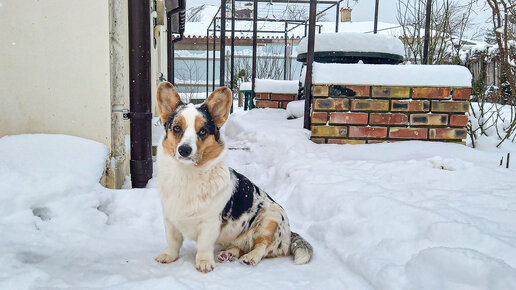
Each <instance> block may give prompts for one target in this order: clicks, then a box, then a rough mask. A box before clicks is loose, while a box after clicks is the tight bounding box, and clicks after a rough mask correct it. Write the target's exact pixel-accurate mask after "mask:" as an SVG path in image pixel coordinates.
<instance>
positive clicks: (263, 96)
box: [255, 93, 269, 100]
mask: <svg viewBox="0 0 516 290" xmlns="http://www.w3.org/2000/svg"><path fill="white" fill-rule="evenodd" d="M255 99H256V100H268V99H269V94H267V93H260V94H256V97H255Z"/></svg>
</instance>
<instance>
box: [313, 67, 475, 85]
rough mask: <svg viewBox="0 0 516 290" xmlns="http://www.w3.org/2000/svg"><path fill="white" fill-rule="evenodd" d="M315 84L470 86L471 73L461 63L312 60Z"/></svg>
mask: <svg viewBox="0 0 516 290" xmlns="http://www.w3.org/2000/svg"><path fill="white" fill-rule="evenodd" d="M312 77H313V79H312V83H313V84H319V85H326V84H328V85H329V84H346V85H377V86H414V87H471V79H472V77H471V72H470V71H469V70H468V69H467V68H466V67H464V66H459V65H387V64H385V65H383V64H340V63H317V62H314V63H313V74H312Z"/></svg>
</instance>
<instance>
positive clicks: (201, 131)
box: [197, 128, 208, 137]
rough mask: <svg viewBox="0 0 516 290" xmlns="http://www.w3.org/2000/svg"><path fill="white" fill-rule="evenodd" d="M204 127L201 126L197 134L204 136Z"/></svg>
mask: <svg viewBox="0 0 516 290" xmlns="http://www.w3.org/2000/svg"><path fill="white" fill-rule="evenodd" d="M206 133H208V132H206V129H204V128H202V129H201V130H199V132H198V133H197V134H199V136H201V137H203V136H206Z"/></svg>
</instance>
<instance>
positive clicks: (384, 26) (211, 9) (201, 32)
mask: <svg viewBox="0 0 516 290" xmlns="http://www.w3.org/2000/svg"><path fill="white" fill-rule="evenodd" d="M275 5H279V4H278V3H276V4H275ZM291 5H292V4H291ZM218 8H219V7H218V6H213V5H203V7H202V9H201V10H200V11H199V12H198V14H199V16H198V17H197V19H196V21H195V22H192V21H188V22H186V26H185V32H184V37H186V38H199V37H206V30H207V29H208V26H209V25H210V23H211V20H212V19H213V16H214V15H215V14H216V13H217V11H218ZM259 18H269V19H285V18H286V16H285V15H268V14H266V15H259ZM230 23H231V22H230V21H229V20H227V24H226V29H227V30H226V37H228V38H229V37H230V36H231V34H230V31H229V29H230V28H231V24H230ZM257 25H258V29H259V30H262V31H277V32H275V33H271V32H258V38H260V39H270V38H273V39H274V38H283V37H284V33H282V32H284V31H285V24H284V23H283V22H270V21H258V22H257ZM296 25H297V24H289V26H288V28H289V29H292V30H291V31H290V32H288V37H289V38H298V39H299V38H302V37H304V36H305V26H304V25H299V26H297V27H296V28H294V27H295V26H296ZM316 25H318V27H316V32H317V33H318V32H319V31H320V32H321V33H325V32H334V31H335V21H318V22H317V24H316ZM373 27H374V22H373V21H360V22H339V31H340V32H359V33H372V32H373ZM211 28H212V29H213V25H212V26H211ZM217 28H218V29H220V20H218V24H217ZM235 30H241V31H242V32H235V37H236V38H252V37H253V32H252V30H253V22H252V21H247V20H237V21H235ZM212 34H213V32H211V35H212ZM217 34H218V35H219V34H220V32H217ZM378 34H386V35H392V36H396V37H399V36H401V35H402V31H401V28H400V26H399V25H398V24H393V23H386V22H378Z"/></svg>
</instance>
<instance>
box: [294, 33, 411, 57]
mask: <svg viewBox="0 0 516 290" xmlns="http://www.w3.org/2000/svg"><path fill="white" fill-rule="evenodd" d="M307 43H308V38H307V37H305V38H303V39H302V40H301V41H300V42H299V45H298V46H297V53H298V54H302V53H306V51H307ZM314 50H315V51H317V52H321V51H353V52H380V53H390V54H396V55H401V56H404V55H405V49H404V47H403V43H402V42H401V40H399V39H398V38H396V37H394V36H390V35H381V34H369V33H357V32H329V33H320V34H316V35H315V47H314Z"/></svg>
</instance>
